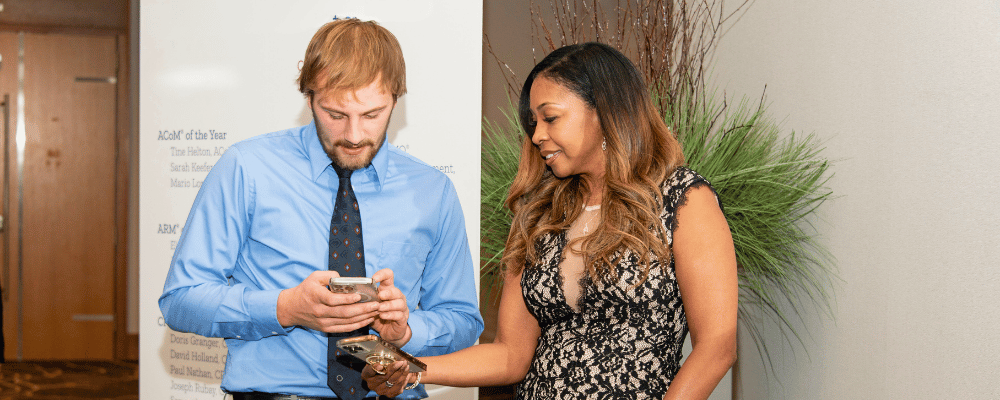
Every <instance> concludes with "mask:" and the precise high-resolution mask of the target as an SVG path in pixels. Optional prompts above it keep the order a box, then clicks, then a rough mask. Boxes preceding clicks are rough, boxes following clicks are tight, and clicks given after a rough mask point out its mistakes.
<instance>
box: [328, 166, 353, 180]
mask: <svg viewBox="0 0 1000 400" xmlns="http://www.w3.org/2000/svg"><path fill="white" fill-rule="evenodd" d="M333 170H334V171H337V176H338V177H339V178H340V180H344V179H350V178H351V174H352V173H354V170H353V169H344V168H340V167H338V166H337V164H333Z"/></svg>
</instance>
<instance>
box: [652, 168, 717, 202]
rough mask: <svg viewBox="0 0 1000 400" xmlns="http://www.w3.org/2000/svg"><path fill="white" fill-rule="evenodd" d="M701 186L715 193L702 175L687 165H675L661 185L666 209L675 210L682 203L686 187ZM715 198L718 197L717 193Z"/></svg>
mask: <svg viewBox="0 0 1000 400" xmlns="http://www.w3.org/2000/svg"><path fill="white" fill-rule="evenodd" d="M701 186H705V187H708V188H709V189H710V190H711V191H712V192H713V193H715V188H714V187H712V184H711V183H710V182H709V181H708V179H706V178H705V177H704V176H702V175H701V174H699V173H697V172H695V171H694V170H692V169H690V168H688V167H685V166H679V167H677V168H676V169H674V172H673V173H671V174H670V175H669V176H668V177H667V179H666V180H665V181H664V182H663V185H662V187H661V189H662V190H663V197H664V206H665V207H666V208H667V210H676V209H677V207H679V206H680V205H682V204H684V202H685V200H686V198H687V196H686V194H687V192H688V189H691V188H694V187H701ZM716 198H718V194H717V193H716ZM720 205H721V204H720Z"/></svg>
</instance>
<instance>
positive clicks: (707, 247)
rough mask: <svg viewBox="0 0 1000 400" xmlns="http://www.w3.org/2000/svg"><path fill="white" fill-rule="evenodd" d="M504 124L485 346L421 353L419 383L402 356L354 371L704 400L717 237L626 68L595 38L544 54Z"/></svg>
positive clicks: (722, 261)
mask: <svg viewBox="0 0 1000 400" xmlns="http://www.w3.org/2000/svg"><path fill="white" fill-rule="evenodd" d="M519 117H520V121H521V124H522V126H523V128H524V131H525V132H526V133H527V137H526V138H525V141H524V144H523V146H522V151H521V161H520V165H519V166H518V172H517V176H516V177H515V179H514V182H513V184H512V185H511V188H510V193H509V194H508V198H507V202H506V206H507V207H508V208H509V209H510V210H511V211H512V212H513V215H514V217H513V221H512V225H511V231H510V234H509V236H508V239H507V246H506V250H505V253H504V257H503V263H504V266H505V271H506V276H505V284H504V287H503V292H502V294H501V300H500V309H499V314H498V328H497V336H496V340H495V341H494V342H493V343H489V344H481V345H477V346H473V347H471V348H468V349H465V350H462V351H459V352H456V353H453V354H448V355H444V356H438V357H427V358H423V359H422V360H423V361H424V362H426V363H427V365H428V368H427V371H426V372H425V373H423V374H422V375H419V376H418V375H417V374H410V373H408V372H407V371H406V369H405V363H404V362H397V363H396V364H393V365H391V366H388V367H386V368H382V367H376V368H379V370H378V371H376V370H373V369H372V368H373V367H371V366H369V367H366V368H365V371H364V372H363V374H362V375H363V376H364V377H365V379H366V381H367V383H368V385H369V387H371V388H373V389H374V390H376V391H377V392H378V393H379V394H383V395H388V396H394V395H397V394H399V393H400V392H401V391H402V389H403V387H404V386H406V385H408V384H413V383H414V382H415V381H417V380H418V379H420V380H421V381H422V382H424V383H436V384H442V385H448V386H496V385H506V384H511V383H515V382H519V381H520V382H521V384H520V385H519V387H518V397H519V398H522V399H550V398H557V399H580V398H601V399H604V398H609V399H622V398H628V399H634V398H640V399H644V398H653V399H660V398H664V399H680V398H685V399H687V398H702V399H703V398H707V397H708V396H709V395H710V394H711V392H712V390H713V389H714V388H715V386H716V385H717V384H718V382H719V380H720V379H722V377H723V376H724V375H725V373H726V371H727V370H728V369H729V368H730V367H731V366H732V363H733V362H734V361H735V358H736V311H737V310H736V309H737V298H738V294H737V291H738V289H737V287H738V283H737V276H736V258H735V254H734V250H733V242H732V237H731V235H730V232H729V227H728V224H727V223H726V220H725V217H724V216H723V213H722V210H721V209H720V206H719V203H718V201H717V199H716V196H715V193H714V191H713V190H712V189H711V187H710V186H709V184H708V182H706V181H705V180H704V179H703V178H702V177H700V176H699V175H697V174H696V173H694V172H692V171H691V170H688V169H686V168H684V167H682V166H681V164H682V163H683V155H682V154H681V149H680V144H679V143H678V142H677V140H676V138H674V136H673V135H672V134H671V133H670V132H669V130H668V129H667V127H666V126H665V124H664V123H663V121H662V120H661V119H660V117H659V115H658V114H657V112H656V109H655V108H654V105H653V102H652V99H651V98H650V95H649V92H648V89H647V87H646V85H645V84H644V83H643V80H642V78H641V76H640V75H639V73H638V72H637V71H636V69H635V67H634V66H633V65H632V63H631V62H630V61H629V60H628V59H627V58H626V57H625V56H623V55H622V54H621V53H619V52H618V51H616V50H614V49H613V48H611V47H609V46H607V45H603V44H599V43H586V44H579V45H571V46H566V47H563V48H560V49H558V50H556V51H554V52H552V53H550V54H549V55H548V56H546V57H545V59H544V60H542V61H541V62H540V63H539V64H538V65H536V66H535V68H534V69H533V70H532V71H531V74H529V76H528V78H527V80H526V81H525V83H524V88H523V90H522V92H521V99H520V104H519ZM688 330H690V333H691V339H692V345H693V351H692V352H691V354H690V356H689V357H688V358H687V360H686V361H685V362H684V364H683V366H681V365H679V363H680V359H681V347H682V345H683V342H684V337H685V335H686V334H687V333H688Z"/></svg>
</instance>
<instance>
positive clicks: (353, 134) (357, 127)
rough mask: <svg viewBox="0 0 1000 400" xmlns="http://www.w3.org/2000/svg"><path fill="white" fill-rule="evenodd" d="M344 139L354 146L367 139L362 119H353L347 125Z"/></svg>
mask: <svg viewBox="0 0 1000 400" xmlns="http://www.w3.org/2000/svg"><path fill="white" fill-rule="evenodd" d="M344 139H345V140H347V141H348V142H351V143H354V144H358V143H361V141H362V140H364V139H365V132H364V130H363V129H362V127H361V119H360V118H351V120H350V122H348V123H347V130H346V132H344Z"/></svg>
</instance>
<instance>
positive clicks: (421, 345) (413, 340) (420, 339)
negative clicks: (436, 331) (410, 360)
mask: <svg viewBox="0 0 1000 400" xmlns="http://www.w3.org/2000/svg"><path fill="white" fill-rule="evenodd" d="M406 323H407V324H409V325H410V341H408V342H406V344H405V345H403V348H402V350H403V351H405V352H407V353H410V354H412V355H414V356H419V355H420V352H422V351H424V349H425V348H426V347H427V340H428V338H429V337H430V335H429V333H428V332H427V322H426V321H424V319H423V318H422V317H421V316H420V315H419V314H414V313H413V312H412V311H411V312H410V318H409V319H407V321H406Z"/></svg>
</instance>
